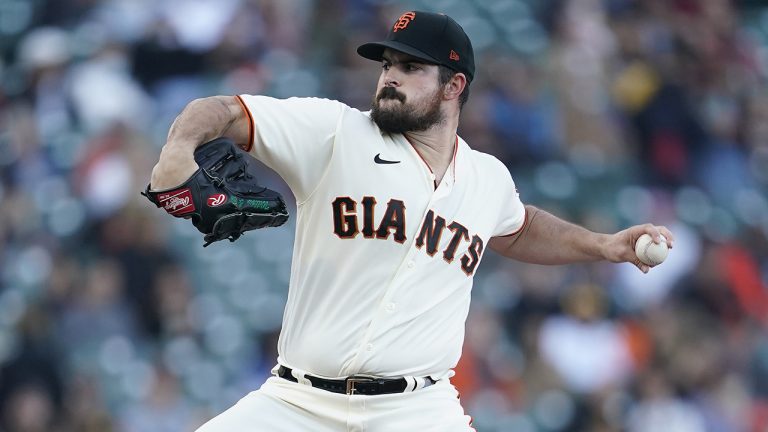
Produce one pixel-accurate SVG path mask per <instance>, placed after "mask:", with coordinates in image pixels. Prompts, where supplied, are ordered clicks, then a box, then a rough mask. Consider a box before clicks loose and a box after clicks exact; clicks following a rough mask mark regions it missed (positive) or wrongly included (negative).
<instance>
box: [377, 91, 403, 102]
mask: <svg viewBox="0 0 768 432" xmlns="http://www.w3.org/2000/svg"><path fill="white" fill-rule="evenodd" d="M382 99H397V100H399V101H400V102H402V103H405V95H404V94H402V93H400V92H398V91H397V89H395V88H394V87H384V88H382V89H381V91H380V92H379V94H378V95H377V96H376V102H378V101H380V100H382Z"/></svg>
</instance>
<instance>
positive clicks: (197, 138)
mask: <svg viewBox="0 0 768 432" xmlns="http://www.w3.org/2000/svg"><path fill="white" fill-rule="evenodd" d="M248 127H250V125H247V124H246V123H245V120H244V116H243V112H242V109H241V108H240V106H239V103H238V102H237V100H236V99H235V98H234V97H232V96H214V97H209V98H204V99H196V100H194V101H192V102H190V103H189V104H188V105H187V106H186V108H184V110H183V111H182V112H181V114H179V115H178V117H176V119H175V120H174V122H173V124H172V125H171V128H170V130H169V131H168V138H167V140H166V143H165V146H163V149H162V151H161V153H160V159H159V161H158V163H157V165H155V168H154V169H153V170H152V179H151V181H150V184H151V185H152V189H154V190H160V189H167V188H171V187H175V186H178V185H179V184H181V183H183V182H184V181H186V179H188V178H189V176H191V175H192V174H193V173H194V172H195V171H196V170H197V164H196V163H195V159H194V151H195V149H196V148H197V146H199V145H200V144H203V143H206V142H208V141H211V140H213V139H215V138H218V137H220V136H229V137H230V138H233V139H234V140H235V142H237V143H243V144H246V143H245V141H246V140H247V138H244V137H248V132H247V131H248ZM247 144H250V143H247Z"/></svg>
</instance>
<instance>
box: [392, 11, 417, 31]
mask: <svg viewBox="0 0 768 432" xmlns="http://www.w3.org/2000/svg"><path fill="white" fill-rule="evenodd" d="M415 19H416V14H415V13H413V12H406V13H404V14H402V15H400V18H398V19H397V22H396V23H395V26H394V27H392V31H394V32H396V31H398V30H403V29H404V28H406V27H408V24H410V23H411V21H413V20H415Z"/></svg>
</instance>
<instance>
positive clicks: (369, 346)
mask: <svg viewBox="0 0 768 432" xmlns="http://www.w3.org/2000/svg"><path fill="white" fill-rule="evenodd" d="M365 350H366V351H371V350H373V344H368V345H366V346H365Z"/></svg>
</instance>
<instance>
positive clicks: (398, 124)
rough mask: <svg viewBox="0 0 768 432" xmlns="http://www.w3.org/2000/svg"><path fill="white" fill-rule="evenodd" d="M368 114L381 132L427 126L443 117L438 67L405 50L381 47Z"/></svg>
mask: <svg viewBox="0 0 768 432" xmlns="http://www.w3.org/2000/svg"><path fill="white" fill-rule="evenodd" d="M381 66H382V71H381V76H380V77H379V83H378V86H377V88H376V94H375V95H374V97H373V101H372V103H371V118H372V119H373V121H374V122H376V125H378V126H379V129H381V130H382V131H384V132H388V133H404V132H414V131H423V130H427V129H429V128H430V127H432V126H434V125H436V124H438V123H440V122H442V121H443V119H444V115H443V112H442V110H441V106H442V99H443V98H442V88H441V86H440V85H439V84H438V67H437V66H435V65H432V64H427V63H424V62H423V61H422V60H419V59H416V58H415V57H412V56H409V55H407V54H404V53H401V52H397V51H392V50H390V49H387V50H385V51H384V55H383V60H382V65H381Z"/></svg>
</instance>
